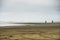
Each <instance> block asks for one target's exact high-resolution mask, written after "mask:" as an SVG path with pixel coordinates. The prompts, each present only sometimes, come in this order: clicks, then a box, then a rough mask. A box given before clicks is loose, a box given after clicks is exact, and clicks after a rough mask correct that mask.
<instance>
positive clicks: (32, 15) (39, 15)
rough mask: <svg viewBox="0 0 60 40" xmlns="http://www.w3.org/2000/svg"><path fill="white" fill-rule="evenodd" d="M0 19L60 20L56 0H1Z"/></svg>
mask: <svg viewBox="0 0 60 40" xmlns="http://www.w3.org/2000/svg"><path fill="white" fill-rule="evenodd" d="M0 3H1V4H2V5H1V7H0V9H1V11H0V21H16V22H44V21H45V20H47V21H49V22H50V21H52V20H54V21H60V18H59V17H60V16H59V15H60V14H59V13H58V11H57V10H58V7H57V0H2V2H0Z"/></svg>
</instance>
